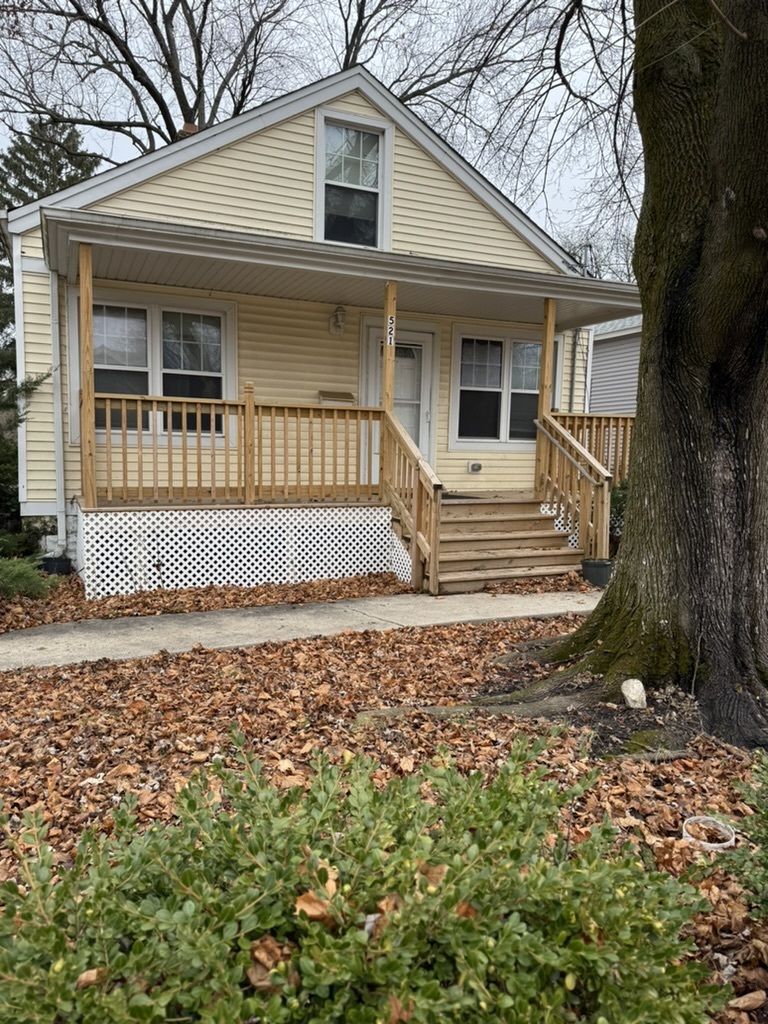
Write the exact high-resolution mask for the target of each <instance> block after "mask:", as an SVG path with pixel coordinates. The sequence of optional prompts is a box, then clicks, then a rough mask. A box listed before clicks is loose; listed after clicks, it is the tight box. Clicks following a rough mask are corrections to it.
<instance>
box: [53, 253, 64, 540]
mask: <svg viewBox="0 0 768 1024" xmlns="http://www.w3.org/2000/svg"><path fill="white" fill-rule="evenodd" d="M50 289H51V376H52V380H51V384H52V386H53V461H54V466H55V467H56V547H57V551H56V553H57V554H61V553H62V552H63V551H65V550H66V547H67V511H66V502H65V494H64V410H63V404H62V401H61V329H60V323H59V275H58V273H57V272H56V271H55V270H52V271H51V276H50Z"/></svg>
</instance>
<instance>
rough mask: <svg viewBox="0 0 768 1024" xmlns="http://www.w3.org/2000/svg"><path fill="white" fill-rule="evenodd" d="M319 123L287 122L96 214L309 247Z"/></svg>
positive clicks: (122, 196) (116, 199)
mask: <svg viewBox="0 0 768 1024" xmlns="http://www.w3.org/2000/svg"><path fill="white" fill-rule="evenodd" d="M314 154H315V116H314V113H313V112H311V111H310V112H309V113H306V114H303V115H302V116H301V117H297V118H294V119H293V120H290V121H285V122H283V123H282V124H279V125H275V126H274V127H272V128H268V129H266V130H265V131H263V132H259V133H257V134H254V135H251V136H249V137H248V138H247V139H243V140H241V141H240V142H237V143H233V144H232V145H230V146H227V147H225V148H223V149H221V150H218V151H217V152H215V153H210V154H209V155H207V156H203V157H199V158H198V159H196V160H190V162H189V163H187V164H185V165H184V166H183V167H179V168H177V169H176V170H174V171H169V172H167V173H166V174H161V175H158V177H156V178H154V179H153V180H152V181H148V182H145V183H144V184H142V185H137V186H135V187H134V188H130V189H126V190H125V191H124V192H121V193H119V194H118V195H115V196H113V197H111V198H110V199H109V200H105V201H103V202H100V203H97V204H95V205H94V206H93V207H92V209H94V210H97V211H99V212H101V213H112V214H118V215H123V216H128V217H142V218H144V219H148V220H163V221H166V220H175V221H180V222H184V223H195V224H205V225H208V226H211V227H219V228H222V227H223V228H232V229H234V230H238V231H253V232H256V233H259V234H272V235H281V236H287V237H290V238H300V239H304V240H310V239H312V237H313V224H314V221H313V211H314V173H315V167H314Z"/></svg>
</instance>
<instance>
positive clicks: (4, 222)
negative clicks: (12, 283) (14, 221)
mask: <svg viewBox="0 0 768 1024" xmlns="http://www.w3.org/2000/svg"><path fill="white" fill-rule="evenodd" d="M0 236H2V239H3V244H4V245H5V248H6V250H7V251H8V253H9V255H10V257H11V259H13V242H12V241H11V233H10V231H9V229H8V211H7V210H0Z"/></svg>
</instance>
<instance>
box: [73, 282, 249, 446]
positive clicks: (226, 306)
mask: <svg viewBox="0 0 768 1024" xmlns="http://www.w3.org/2000/svg"><path fill="white" fill-rule="evenodd" d="M93 304H94V305H95V306H98V305H110V306H128V307H132V308H134V309H146V310H147V314H148V315H147V335H148V337H147V348H148V361H149V367H148V370H149V394H150V395H158V396H159V395H162V393H163V368H162V337H161V335H162V330H161V322H160V315H161V311H162V310H168V311H169V312H174V313H209V314H210V315H211V316H220V317H221V346H222V352H221V371H222V372H221V377H222V380H221V394H222V401H227V400H229V401H232V400H233V399H235V398H237V304H236V303H234V302H223V301H220V300H218V299H205V298H199V297H190V298H186V297H184V296H180V295H164V294H162V293H161V292H135V291H129V290H125V291H123V290H116V289H112V290H110V289H106V288H94V291H93ZM67 350H68V352H69V389H68V390H69V443H70V444H74V445H77V444H79V443H80V289H79V288H76V287H75V288H72V287H71V288H69V289H68V295H67ZM118 369H119V367H118ZM128 369H130V367H128ZM136 369H137V370H139V369H141V368H140V367H136ZM104 433H105V431H103V430H101V431H97V435H101V436H103V435H104Z"/></svg>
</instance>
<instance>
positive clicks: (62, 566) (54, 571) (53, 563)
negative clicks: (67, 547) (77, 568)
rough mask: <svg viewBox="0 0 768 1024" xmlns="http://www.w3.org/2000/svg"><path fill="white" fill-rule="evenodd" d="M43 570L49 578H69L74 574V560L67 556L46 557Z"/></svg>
mask: <svg viewBox="0 0 768 1024" xmlns="http://www.w3.org/2000/svg"><path fill="white" fill-rule="evenodd" d="M42 570H43V572H47V573H48V575H49V576H69V574H70V573H71V572H72V559H71V558H67V557H66V555H46V556H45V558H44V559H43V561H42Z"/></svg>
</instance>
